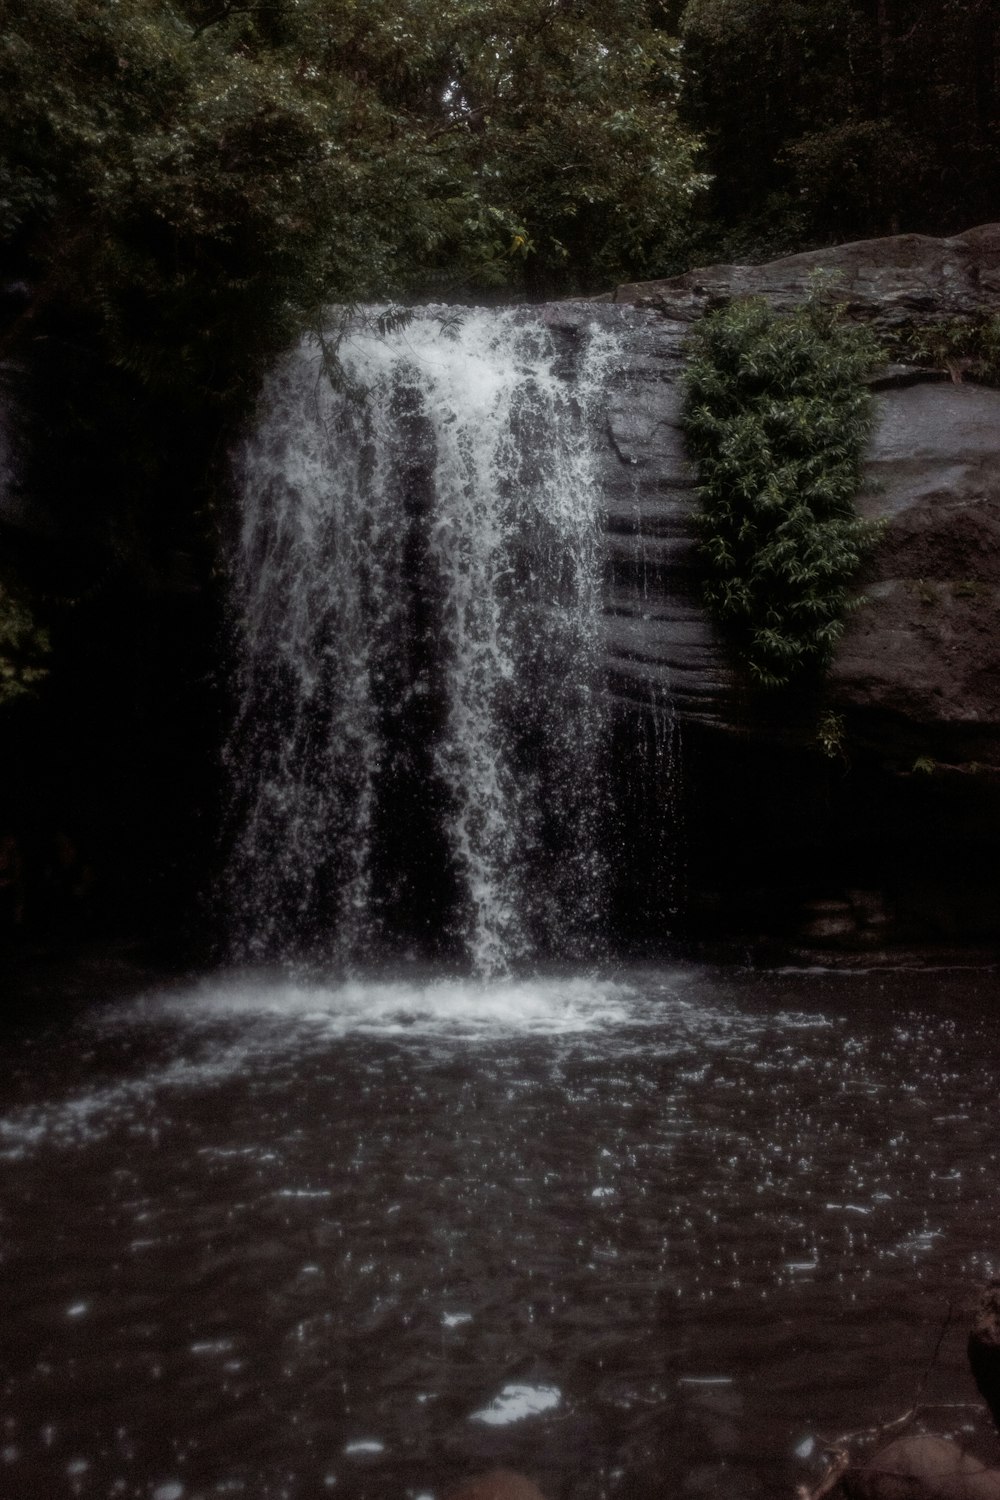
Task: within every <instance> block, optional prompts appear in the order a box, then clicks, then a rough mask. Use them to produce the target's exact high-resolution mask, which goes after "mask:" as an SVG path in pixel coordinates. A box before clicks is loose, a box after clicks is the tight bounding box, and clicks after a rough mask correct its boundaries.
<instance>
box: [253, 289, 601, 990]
mask: <svg viewBox="0 0 1000 1500" xmlns="http://www.w3.org/2000/svg"><path fill="white" fill-rule="evenodd" d="M339 352H340V358H341V361H342V364H343V368H344V371H345V373H346V376H347V384H348V387H349V388H350V389H348V390H347V391H337V390H335V389H334V388H333V387H332V385H331V383H330V381H329V380H328V379H327V378H326V376H325V374H324V371H323V363H322V357H321V351H320V350H319V349H318V348H317V347H316V346H315V345H313V344H310V343H309V342H304V343H303V344H302V345H301V346H300V348H299V349H298V350H297V351H295V353H294V354H293V355H292V356H291V357H289V359H288V360H287V361H286V362H285V363H284V364H283V366H282V367H281V368H280V369H279V370H277V371H276V372H275V374H274V375H273V377H272V378H271V380H270V382H269V384H268V387H267V389H266V391H265V394H264V399H263V403H262V407H261V415H260V418H259V421H258V424H257V426H256V429H255V431H254V432H253V433H252V434H251V435H250V436H249V437H248V438H247V439H246V441H245V442H244V443H243V444H242V446H241V448H240V451H239V453H238V455H237V473H238V477H239V483H240V487H241V490H242V495H243V512H242V527H241V530H240V534H239V536H238V538H237V539H236V541H235V544H234V547H233V552H232V558H231V572H232V584H233V602H234V617H235V625H236V634H237V636H238V647H237V672H236V692H237V713H236V718H235V724H234V728H233V731H232V734H231V737H230V740H229V745H228V750H227V757H228V760H229V763H230V767H231V772H232V781H233V787H234V795H233V820H234V826H235V828H236V830H237V831H236V834H235V838H234V847H233V855H232V860H231V864H230V877H229V882H228V883H229V888H230V893H231V906H232V909H233V913H234V926H235V929H236V947H237V951H238V953H239V955H240V956H241V957H244V958H252V959H261V958H288V957H300V958H311V959H316V960H321V961H324V960H325V961H330V960H334V961H335V960H341V961H345V962H351V961H359V960H365V959H367V960H370V959H371V958H373V957H378V956H380V955H382V954H383V953H385V952H391V951H392V950H393V949H394V948H395V949H396V950H399V949H400V948H402V949H404V950H406V949H408V948H409V949H417V950H420V951H423V952H427V951H434V950H435V949H438V950H442V949H444V950H447V951H456V950H463V949H464V951H465V953H466V954H467V956H468V957H469V958H470V959H471V960H472V962H473V963H474V965H475V966H476V967H477V968H478V969H480V970H482V971H486V972H495V971H496V970H498V969H499V968H502V967H503V966H504V965H505V964H507V963H509V962H511V961H514V960H516V959H518V958H521V957H524V956H527V955H529V954H533V953H540V954H541V953H545V954H549V953H564V952H565V953H568V952H577V953H579V952H581V951H584V952H586V951H592V950H593V948H594V946H595V945H596V944H597V943H598V942H599V940H600V928H601V915H602V910H603V898H604V892H603V886H604V881H605V872H604V868H603V856H602V854H601V850H600V826H599V825H600V819H601V810H602V804H603V802H604V800H605V798H604V785H603V772H602V755H603V745H604V722H603V717H604V708H603V694H602V691H601V686H602V685H601V681H600V658H599V625H600V584H601V576H600V573H601V549H600V515H599V502H598V494H597V486H596V484H595V480H594V457H593V441H592V434H593V431H594V428H595V424H596V423H597V422H598V420H599V416H600V411H601V396H602V392H603V390H604V388H605V382H606V380H607V378H608V374H609V372H610V371H611V369H612V368H613V366H614V356H615V345H614V340H613V338H612V337H611V336H610V335H609V334H608V333H606V332H603V331H598V330H596V329H595V330H594V331H593V332H591V333H590V334H588V335H587V336H586V338H585V339H583V340H576V341H575V342H572V343H571V342H570V341H569V340H565V339H564V340H563V341H562V342H560V338H559V336H558V333H557V332H554V331H552V330H550V329H549V328H547V327H546V326H544V325H542V324H541V323H540V322H539V321H538V320H537V319H536V318H534V317H533V315H532V314H531V313H530V311H528V310H508V311H503V312H486V311H481V310H476V311H468V312H461V313H457V314H456V313H455V312H454V311H453V310H450V309H444V308H442V309H433V308H428V309H423V310H422V311H421V312H419V313H418V314H417V315H416V316H415V318H414V319H413V321H412V322H411V323H410V324H409V325H408V326H407V327H405V328H403V329H397V330H395V331H393V332H390V333H386V334H380V333H379V332H378V331H377V328H376V326H375V324H374V320H373V319H371V318H369V319H368V320H365V319H362V318H359V319H357V320H356V321H355V323H354V324H353V325H352V326H351V327H349V328H348V330H347V333H346V336H345V337H344V339H343V342H342V344H341V346H340V351H339Z"/></svg>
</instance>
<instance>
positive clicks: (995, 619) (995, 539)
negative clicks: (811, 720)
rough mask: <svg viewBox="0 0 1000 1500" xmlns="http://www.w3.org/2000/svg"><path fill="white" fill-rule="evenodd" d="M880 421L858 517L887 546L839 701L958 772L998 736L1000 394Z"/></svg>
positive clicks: (978, 394)
mask: <svg viewBox="0 0 1000 1500" xmlns="http://www.w3.org/2000/svg"><path fill="white" fill-rule="evenodd" d="M879 408H880V421H879V426H878V428H877V431H876V433H875V436H874V440H873V442H872V446H871V450H870V454H869V460H868V469H867V484H866V489H865V492H864V494H863V495H862V496H861V497H860V508H861V509H862V510H863V512H864V513H865V514H866V515H868V516H872V517H880V518H884V520H885V522H886V533H885V536H884V538H883V540H882V542H881V544H880V546H879V548H878V551H877V553H876V555H875V557H874V559H873V562H872V566H871V569H870V573H869V576H868V578H867V579H865V580H864V594H865V599H866V602H865V603H864V604H863V605H862V607H861V608H860V609H859V610H858V611H857V613H856V614H855V616H854V617H853V619H852V620H851V621H850V623H849V625H848V628H847V631H846V632H845V635H844V638H843V640H842V642H841V645H840V648H839V650H838V652H837V656H836V659H835V662H834V666H833V670H832V673H831V688H832V694H833V698H834V700H835V701H836V702H837V704H838V706H843V707H844V708H846V709H849V710H850V709H858V710H862V711H864V712H865V713H867V714H868V715H869V716H873V715H876V714H879V713H881V714H882V715H891V716H894V717H895V718H897V719H900V720H903V721H905V722H906V723H907V724H909V725H911V726H921V727H922V728H925V729H927V730H929V731H931V732H932V737H933V739H934V742H935V743H940V744H941V745H942V748H944V745H945V744H947V743H949V742H950V743H951V746H952V751H953V758H954V759H955V760H970V759H974V758H975V757H976V755H977V754H979V755H981V756H986V757H988V756H989V755H990V753H991V747H992V746H993V745H994V743H995V741H996V739H997V737H998V736H1000V391H995V390H985V389H982V388H980V387H976V386H972V385H953V384H951V382H947V383H943V384H936V385H919V386H913V387H910V388H909V389H904V390H895V391H887V392H885V393H884V394H883V395H881V396H880V397H879ZM949 731H951V732H950V734H949Z"/></svg>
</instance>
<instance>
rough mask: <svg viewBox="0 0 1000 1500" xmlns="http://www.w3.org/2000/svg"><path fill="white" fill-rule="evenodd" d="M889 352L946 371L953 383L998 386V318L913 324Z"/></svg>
mask: <svg viewBox="0 0 1000 1500" xmlns="http://www.w3.org/2000/svg"><path fill="white" fill-rule="evenodd" d="M892 352H893V354H894V355H895V356H896V357H897V358H898V359H901V360H904V361H906V362H907V363H913V364H917V365H933V366H934V367H935V368H936V369H939V370H947V371H948V372H949V374H950V375H951V377H952V379H953V380H955V381H956V382H957V381H960V380H962V379H963V378H964V377H965V376H969V377H970V378H971V379H973V380H976V381H979V382H981V383H982V384H983V385H992V386H1000V315H998V314H996V313H994V314H992V315H990V314H987V313H983V314H981V315H979V316H978V317H971V318H944V319H940V320H938V321H935V322H929V323H921V324H915V325H913V326H911V327H909V328H906V329H902V330H900V331H899V333H897V334H896V335H895V337H894V339H893V351H892Z"/></svg>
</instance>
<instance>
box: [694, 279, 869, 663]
mask: <svg viewBox="0 0 1000 1500" xmlns="http://www.w3.org/2000/svg"><path fill="white" fill-rule="evenodd" d="M880 357H881V351H880V350H879V348H878V346H877V344H876V342H875V340H874V338H873V336H872V334H871V333H870V332H869V331H868V330H866V329H864V328H859V327H853V326H850V325H848V324H847V323H845V322H843V321H842V320H841V319H840V317H839V315H838V312H837V310H836V309H835V308H831V307H830V306H828V305H823V304H822V303H821V302H820V301H819V299H815V300H813V301H810V302H809V303H807V304H806V305H804V306H803V307H801V308H799V309H797V310H796V311H795V312H793V313H791V314H787V315H780V314H777V313H775V312H773V311H772V310H771V309H770V308H769V307H768V306H767V305H766V304H765V303H764V302H762V301H760V300H758V299H751V300H746V301H739V302H733V303H731V304H730V305H729V306H728V307H725V308H723V309H721V310H719V311H717V312H713V313H710V314H709V315H708V316H706V317H705V318H703V319H702V320H701V321H700V323H699V324H698V325H697V326H696V328H695V330H694V332H693V334H692V336H691V339H690V344H689V362H688V366H687V371H686V376H685V385H686V395H685V407H684V417H683V422H684V430H685V435H686V438H687V446H688V451H689V453H690V454H691V456H692V458H693V459H694V460H695V462H696V464H697V466H698V475H699V481H700V482H699V488H698V495H699V500H700V506H701V509H700V514H699V516H698V527H699V531H700V549H699V550H700V555H701V559H702V563H703V568H704V593H705V600H706V603H707V605H708V608H709V610H710V611H711V613H712V615H713V617H714V618H715V619H716V621H717V622H718V624H719V626H720V627H721V628H722V629H723V631H724V632H725V633H726V635H727V636H728V638H729V640H730V642H731V645H732V647H733V650H734V652H735V654H736V656H737V658H738V660H739V661H740V662H741V663H742V664H743V666H744V667H745V668H746V670H747V672H748V674H749V677H750V680H751V682H752V683H753V684H754V685H756V686H758V687H762V688H780V687H784V686H786V685H787V684H788V683H790V682H792V681H793V680H794V679H797V678H799V677H800V676H801V675H802V674H803V673H804V672H806V671H807V670H810V669H812V670H817V669H819V670H821V669H822V668H824V667H825V666H826V665H827V664H828V662H829V659H830V656H831V654H832V651H833V647H834V645H835V643H836V641H837V639H838V638H839V636H840V634H841V632H842V630H843V625H844V617H845V615H846V613H847V612H848V610H849V609H850V608H851V607H852V604H853V603H856V602H857V601H854V600H852V598H851V582H852V579H853V578H854V576H855V574H856V572H857V570H858V567H859V565H860V563H861V562H862V560H863V558H864V556H865V554H866V552H867V550H868V549H869V548H870V546H871V544H872V542H873V540H874V538H875V537H876V535H877V534H878V531H879V526H878V523H873V522H870V521H865V520H863V519H862V518H861V517H860V516H859V515H858V514H857V512H856V510H855V507H854V497H855V495H856V494H857V491H858V489H859V487H860V482H861V471H862V461H863V455H864V449H865V444H866V442H867V439H868V437H869V435H870V433H871V430H872V425H873V418H874V413H873V402H872V397H871V394H870V392H869V391H868V389H867V387H866V385H865V383H864V382H865V376H866V375H868V374H869V373H870V371H871V370H872V369H874V367H875V366H876V365H877V364H878V363H879V361H880Z"/></svg>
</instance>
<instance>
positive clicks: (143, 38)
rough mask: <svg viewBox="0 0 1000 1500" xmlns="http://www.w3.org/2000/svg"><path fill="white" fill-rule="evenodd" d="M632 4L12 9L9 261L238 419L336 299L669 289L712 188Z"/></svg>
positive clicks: (101, 2) (38, 290) (7, 21)
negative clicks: (263, 372) (644, 285)
mask: <svg viewBox="0 0 1000 1500" xmlns="http://www.w3.org/2000/svg"><path fill="white" fill-rule="evenodd" d="M678 89H679V56H678V48H677V44H676V42H674V41H673V40H671V39H670V38H669V37H668V36H667V35H666V34H665V33H664V32H663V31H661V30H659V29H658V28H657V27H656V26H654V25H653V24H652V20H651V17H650V14H649V9H648V7H647V5H645V4H638V5H637V4H634V3H631V0H601V3H598V0H580V3H578V4H574V5H573V6H565V5H562V4H554V3H552V0H490V3H487V0H435V3H431V0H366V3H365V4H358V3H354V0H297V3H295V0H267V3H264V0H261V3H259V4H258V3H254V0H250V3H248V4H239V5H236V4H227V3H225V0H223V3H221V4H217V3H215V0H186V3H184V0H182V3H180V4H178V5H176V6H169V5H167V4H166V3H164V0H5V6H4V25H3V28H2V31H0V142H2V143H3V144H2V146H0V200H2V208H0V248H2V249H3V250H4V251H5V259H6V262H7V264H6V271H7V274H8V275H11V274H19V275H22V276H23V277H24V278H25V279H26V280H27V281H28V282H30V284H31V285H32V288H33V291H34V304H33V313H32V316H33V317H34V316H35V315H36V314H37V311H38V309H39V308H40V307H43V306H51V305H52V304H53V303H59V304H61V305H62V307H63V308H64V309H65V308H67V307H68V308H69V309H70V311H71V313H73V314H74V315H80V316H82V317H84V318H85V319H86V320H87V322H88V324H90V325H91V326H92V327H95V328H96V330H97V335H98V337H99V338H100V339H101V340H102V341H103V346H104V349H105V350H106V352H107V353H108V355H109V356H110V358H111V359H112V360H113V361H114V362H115V363H116V364H117V365H118V366H119V367H120V368H122V369H123V370H124V371H125V372H126V373H128V374H130V375H131V376H133V377H134V378H135V379H136V380H137V381H138V382H140V383H141V384H142V385H145V386H148V387H150V388H153V389H156V390H160V391H170V392H172V393H175V394H177V393H181V394H183V393H187V394H188V395H189V396H190V398H191V399H192V400H195V401H201V400H203V399H205V397H206V396H208V397H209V398H210V399H215V400H222V401H226V400H228V399H229V398H231V397H232V396H233V394H234V392H235V393H238V392H239V391H240V390H243V391H244V392H245V391H246V390H247V389H252V388H253V386H254V385H255V382H256V377H257V374H258V371H259V368H260V367H261V365H262V364H266V363H267V362H268V361H269V360H270V358H271V357H272V356H273V353H274V350H275V349H276V348H278V347H280V346H281V345H282V344H283V343H285V342H287V340H288V338H289V337H290V336H291V335H292V334H293V333H294V332H296V331H298V330H300V329H302V328H304V327H307V326H310V325H311V324H313V323H314V322H316V321H317V320H318V319H319V317H320V316H321V310H322V308H323V307H324V306H325V305H326V304H328V303H330V302H332V301H337V302H356V301H363V300H376V299H384V298H386V297H389V296H401V295H412V294H415V293H421V292H426V291H427V290H429V289H432V288H433V287H434V286H447V287H448V288H449V289H450V290H451V291H455V290H461V289H466V290H469V289H473V288H479V289H482V288H490V287H501V286H512V287H515V288H517V287H521V286H524V285H525V284H526V283H527V284H529V285H532V284H539V285H541V284H544V285H548V284H550V283H551V284H552V285H557V286H559V287H560V288H561V289H563V290H573V289H581V288H590V287H591V286H593V285H594V284H596V283H597V282H598V281H599V282H601V283H602V284H604V283H606V282H607V281H608V280H611V279H614V278H615V277H625V276H629V275H638V274H646V273H649V272H652V271H655V270H656V269H658V267H659V265H660V263H661V262H662V260H663V257H664V254H665V249H664V247H665V246H667V245H669V244H670V243H672V242H673V241H675V240H676V239H677V237H678V236H679V235H680V234H681V232H682V230H683V227H684V224H685V221H686V215H687V210H688V206H689V204H690V200H691V198H692V195H693V194H694V193H696V192H697V190H698V188H699V186H700V185H701V184H702V182H703V180H704V179H702V178H701V177H700V176H699V175H698V173H697V171H696V169H695V165H694V149H695V143H694V140H693V138H692V136H691V135H690V133H689V132H688V131H686V130H684V129H683V128H682V127H681V126H680V125H679V123H678V119H677V111H676V99H677V93H678Z"/></svg>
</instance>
